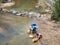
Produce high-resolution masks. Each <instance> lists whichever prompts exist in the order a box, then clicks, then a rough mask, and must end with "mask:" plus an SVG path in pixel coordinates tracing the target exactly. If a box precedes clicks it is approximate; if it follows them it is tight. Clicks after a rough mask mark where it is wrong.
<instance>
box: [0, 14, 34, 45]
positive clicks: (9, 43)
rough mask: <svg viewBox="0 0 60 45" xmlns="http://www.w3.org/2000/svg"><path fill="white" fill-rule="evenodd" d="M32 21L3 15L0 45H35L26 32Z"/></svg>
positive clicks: (26, 18)
mask: <svg viewBox="0 0 60 45" xmlns="http://www.w3.org/2000/svg"><path fill="white" fill-rule="evenodd" d="M31 22H32V19H30V18H28V17H20V16H14V15H7V14H6V15H3V16H2V23H1V24H0V25H1V30H0V45H35V44H34V43H33V42H32V40H31V39H30V38H29V37H28V35H27V33H26V31H27V30H28V26H29V23H31Z"/></svg>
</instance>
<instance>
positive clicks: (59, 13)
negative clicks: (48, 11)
mask: <svg viewBox="0 0 60 45" xmlns="http://www.w3.org/2000/svg"><path fill="white" fill-rule="evenodd" d="M54 8H55V10H54V11H53V14H52V16H51V19H52V20H55V21H56V22H57V21H60V0H57V1H56V3H55V5H54Z"/></svg>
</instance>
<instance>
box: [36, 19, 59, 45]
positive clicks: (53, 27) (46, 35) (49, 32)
mask: <svg viewBox="0 0 60 45" xmlns="http://www.w3.org/2000/svg"><path fill="white" fill-rule="evenodd" d="M35 21H36V22H37V25H38V32H39V33H41V34H42V36H43V37H42V39H41V40H40V41H39V42H38V44H37V45H60V25H59V24H55V23H52V22H51V21H47V20H46V19H44V18H40V19H39V20H37V19H35Z"/></svg>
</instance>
